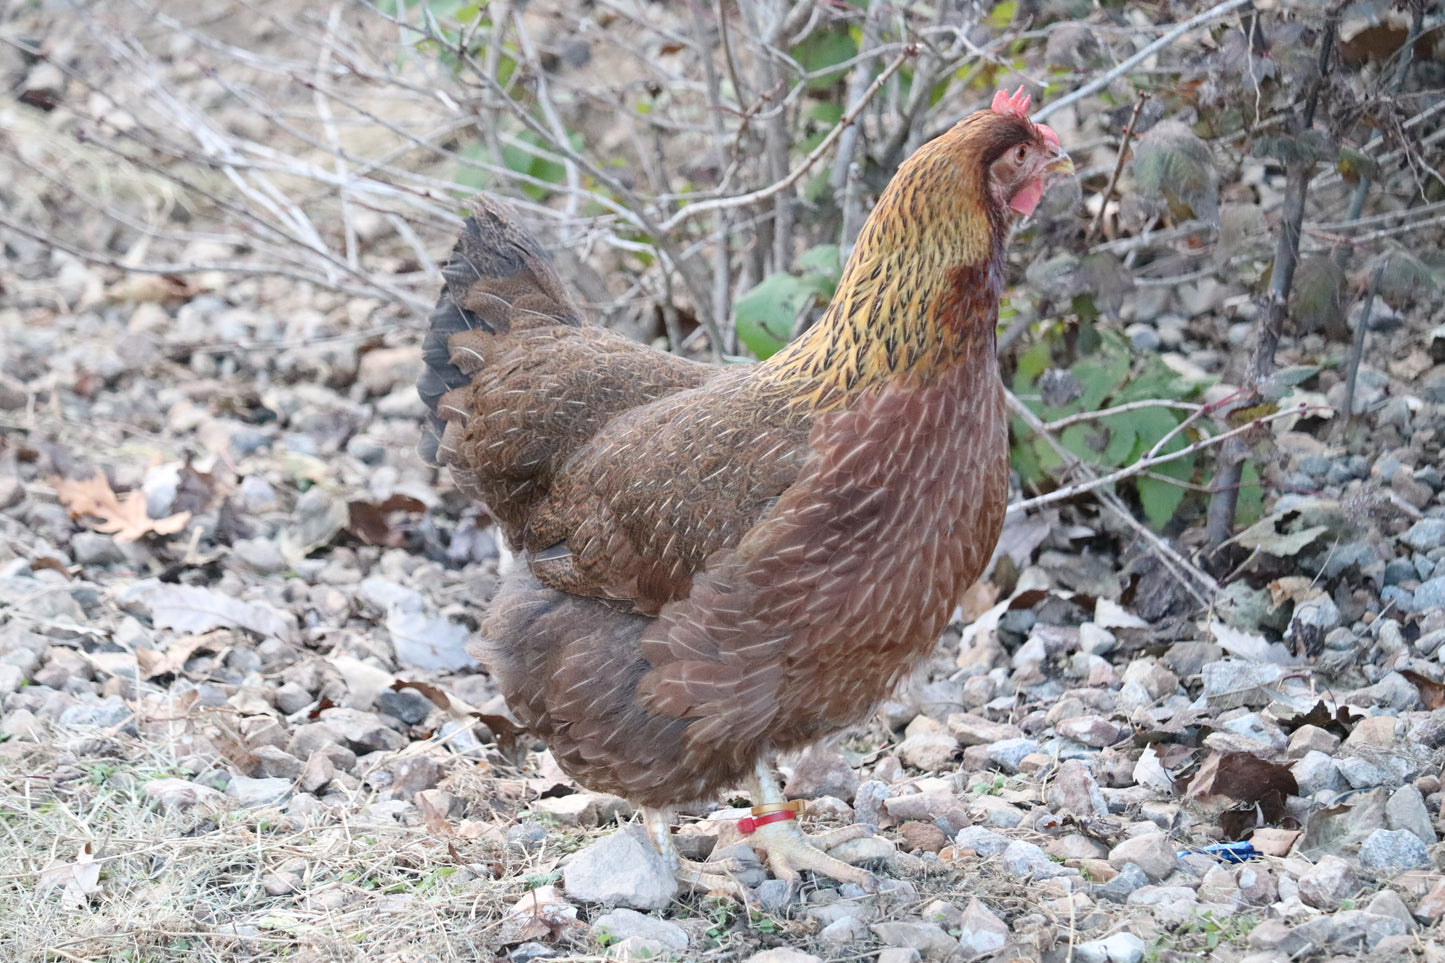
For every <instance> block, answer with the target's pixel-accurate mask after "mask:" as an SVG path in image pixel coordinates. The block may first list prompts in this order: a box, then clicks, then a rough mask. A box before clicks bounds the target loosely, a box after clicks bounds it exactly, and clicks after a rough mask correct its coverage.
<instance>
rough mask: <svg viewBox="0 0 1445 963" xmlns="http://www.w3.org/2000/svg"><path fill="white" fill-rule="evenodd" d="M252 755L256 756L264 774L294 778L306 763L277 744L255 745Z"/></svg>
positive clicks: (280, 777) (279, 777)
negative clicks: (279, 747) (277, 746)
mask: <svg viewBox="0 0 1445 963" xmlns="http://www.w3.org/2000/svg"><path fill="white" fill-rule="evenodd" d="M251 755H253V756H255V757H256V761H257V763H258V764H259V765H260V772H261V775H263V776H270V777H273V778H278V779H290V780H294V779H296V777H298V776H300V775H301V771H302V769H303V768H304V767H305V764H304V763H302V761H301V760H300V759H297V758H296V757H295V756H293V755H291V754H290V753H289V752H286V751H285V750H283V749H278V748H276V747H275V746H268V745H261V746H255V747H254V748H252V750H251Z"/></svg>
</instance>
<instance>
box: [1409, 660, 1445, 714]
mask: <svg viewBox="0 0 1445 963" xmlns="http://www.w3.org/2000/svg"><path fill="white" fill-rule="evenodd" d="M1400 674H1401V675H1403V676H1404V677H1405V678H1406V679H1408V680H1410V682H1411V684H1413V685H1414V686H1415V688H1416V689H1418V690H1419V691H1420V701H1421V702H1423V703H1424V704H1425V708H1426V709H1429V710H1430V711H1431V712H1434V711H1435V710H1436V709H1439V708H1441V707H1442V706H1445V685H1441V684H1440V683H1439V682H1436V681H1435V680H1434V679H1429V678H1426V677H1425V676H1423V675H1421V674H1420V673H1418V672H1416V671H1415V670H1413V669H1405V670H1404V671H1403V672H1401V673H1400Z"/></svg>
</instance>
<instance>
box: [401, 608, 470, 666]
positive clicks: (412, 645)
mask: <svg viewBox="0 0 1445 963" xmlns="http://www.w3.org/2000/svg"><path fill="white" fill-rule="evenodd" d="M386 630H387V631H388V632H390V633H391V645H392V649H393V651H395V652H396V660H397V661H398V662H400V663H402V664H403V665H409V666H414V667H416V668H418V669H435V670H439V671H448V672H454V671H456V670H458V669H468V668H473V667H475V666H476V665H477V660H476V659H474V658H472V656H471V655H470V654H469V653H468V652H467V639H468V638H470V637H471V630H470V629H468V628H467V627H466V626H465V625H462V624H461V623H460V622H453V621H452V620H451V619H448V618H442V617H435V618H433V617H429V616H427V615H426V614H425V613H422V612H408V611H403V610H400V609H392V610H390V611H388V612H387V616H386Z"/></svg>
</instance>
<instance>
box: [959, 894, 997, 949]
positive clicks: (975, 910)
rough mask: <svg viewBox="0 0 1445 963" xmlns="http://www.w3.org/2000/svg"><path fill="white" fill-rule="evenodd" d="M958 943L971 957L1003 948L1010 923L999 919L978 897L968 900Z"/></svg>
mask: <svg viewBox="0 0 1445 963" xmlns="http://www.w3.org/2000/svg"><path fill="white" fill-rule="evenodd" d="M958 930H959V934H958V944H959V946H960V948H962V950H963V955H964V956H965V957H968V958H970V959H972V958H974V957H978V956H983V955H984V954H986V953H992V952H994V951H995V950H999V949H1002V948H1003V946H1004V944H1006V943H1008V938H1009V929H1008V924H1007V923H1005V922H1004V921H1003V920H1001V919H999V918H998V917H997V916H995V915H994V914H993V913H992V912H990V911H989V909H988V907H986V906H984V905H983V904H982V903H980V902H979V901H978V899H977V897H975V898H973V899H970V900H969V901H968V906H966V907H965V908H964V910H963V918H962V919H961V920H959V923H958Z"/></svg>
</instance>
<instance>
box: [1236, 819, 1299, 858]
mask: <svg viewBox="0 0 1445 963" xmlns="http://www.w3.org/2000/svg"><path fill="white" fill-rule="evenodd" d="M1299 837H1300V831H1299V830H1298V829H1275V828H1274V827H1272V826H1261V827H1260V828H1258V829H1256V830H1255V831H1254V832H1253V833H1250V835H1249V842H1250V844H1251V845H1252V846H1254V848H1255V849H1257V850H1259V851H1260V852H1261V853H1263V854H1264V855H1266V856H1281V857H1283V856H1288V855H1289V851H1290V849H1291V848H1292V847H1293V846H1294V842H1295V840H1296V839H1299Z"/></svg>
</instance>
